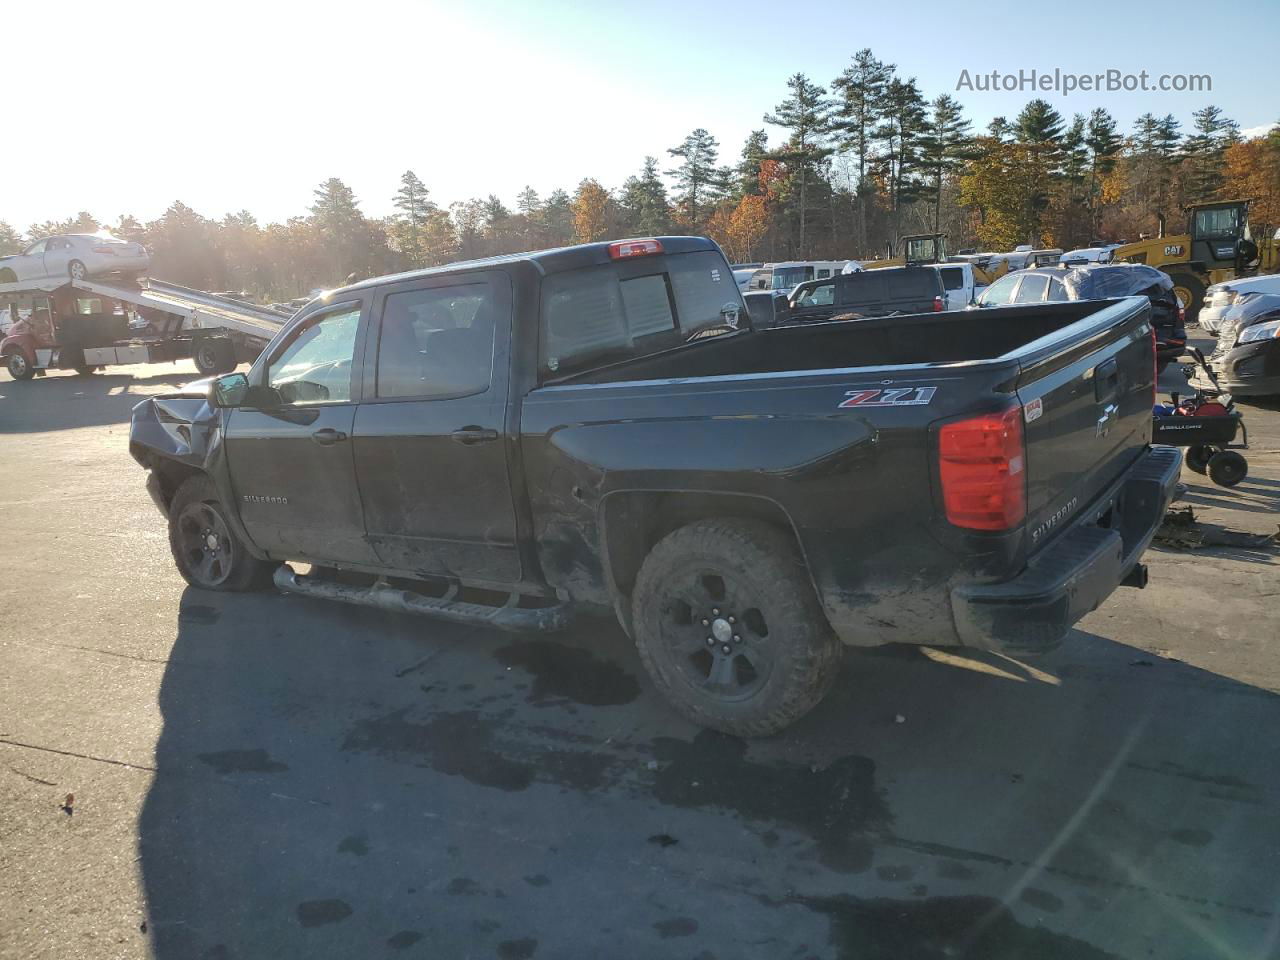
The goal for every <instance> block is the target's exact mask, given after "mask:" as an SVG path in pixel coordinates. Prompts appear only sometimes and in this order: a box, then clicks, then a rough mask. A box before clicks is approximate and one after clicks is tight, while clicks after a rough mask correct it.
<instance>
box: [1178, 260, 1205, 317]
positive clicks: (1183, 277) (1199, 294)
mask: <svg viewBox="0 0 1280 960" xmlns="http://www.w3.org/2000/svg"><path fill="white" fill-rule="evenodd" d="M1169 279H1170V280H1172V281H1173V294H1174V296H1176V297H1177V298H1178V303H1179V304H1181V306H1182V309H1183V310H1184V311H1186V314H1185V316H1186V319H1187V322H1191V321H1194V320H1195V319H1196V317H1198V316H1200V308H1201V307H1203V306H1204V291H1205V286H1204V281H1202V280H1201V279H1200V278H1199V277H1197V276H1196V275H1195V274H1194V273H1184V272H1181V271H1179V272H1176V273H1174V272H1171V273H1170V274H1169Z"/></svg>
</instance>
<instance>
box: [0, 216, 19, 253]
mask: <svg viewBox="0 0 1280 960" xmlns="http://www.w3.org/2000/svg"><path fill="white" fill-rule="evenodd" d="M21 252H22V234H20V233H19V232H18V231H17V230H15V229H13V227H11V226H10V225H9V224H7V223H5V222H4V221H3V220H0V257H7V256H8V255H9V254H11V253H21Z"/></svg>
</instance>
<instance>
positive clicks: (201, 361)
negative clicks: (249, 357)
mask: <svg viewBox="0 0 1280 960" xmlns="http://www.w3.org/2000/svg"><path fill="white" fill-rule="evenodd" d="M191 359H192V360H193V361H194V362H195V365H196V369H197V370H199V371H200V372H201V373H203V374H204V375H205V376H212V375H214V374H218V373H229V372H231V371H232V370H234V369H235V368H236V348H235V344H233V343H232V342H231V341H230V340H222V339H216V340H215V339H213V338H209V337H205V338H202V339H199V340H197V341H195V343H193V344H192V345H191Z"/></svg>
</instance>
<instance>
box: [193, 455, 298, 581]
mask: <svg viewBox="0 0 1280 960" xmlns="http://www.w3.org/2000/svg"><path fill="white" fill-rule="evenodd" d="M169 549H170V550H172V551H173V560H174V563H176V564H177V565H178V572H179V573H181V574H182V578H183V579H184V580H186V581H187V583H189V584H191V586H193V587H200V588H201V589H204V590H237V591H241V590H260V589H262V588H264V587H266V586H268V585H269V584H270V583H271V575H272V574H273V573H274V572H275V569H276V567H277V566H278V564H275V563H270V562H268V561H266V560H259V559H258V558H257V557H255V556H253V555H252V554H251V553H249V551H248V549H247V548H246V547H245V545H244V542H243V541H242V540H241V539H240V538H239V537H237V536H236V534H235V531H233V530H232V529H231V525H230V524H229V523H228V522H227V517H226V508H225V507H224V506H223V505H222V503H221V501H220V500H219V499H218V491H217V489H216V488H215V487H214V485H213V482H212V481H211V480H210V479H209V478H208V477H206V476H204V475H197V476H194V477H191V478H190V479H188V480H187V481H186V482H185V483H183V484H182V486H180V487H179V488H178V490H177V492H176V493H175V494H174V495H173V500H172V501H171V502H170V504H169Z"/></svg>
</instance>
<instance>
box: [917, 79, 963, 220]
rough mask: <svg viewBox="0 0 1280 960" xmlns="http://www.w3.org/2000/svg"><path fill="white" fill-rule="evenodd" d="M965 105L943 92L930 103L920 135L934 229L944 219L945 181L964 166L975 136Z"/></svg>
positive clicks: (922, 161) (921, 160)
mask: <svg viewBox="0 0 1280 960" xmlns="http://www.w3.org/2000/svg"><path fill="white" fill-rule="evenodd" d="M963 110H964V108H963V107H961V106H960V102H959V101H958V100H956V99H955V98H954V97H951V96H949V95H948V94H945V93H944V94H942V95H941V96H939V97H938V98H937V99H936V100H934V101H933V103H931V104H930V105H929V111H930V112H929V116H928V118H927V119H926V121H925V128H924V132H923V133H922V134H921V136H920V164H921V166H922V167H923V168H924V169H925V170H927V171H928V173H929V177H930V180H931V181H932V187H931V194H932V197H931V202H932V203H933V229H934V232H935V233H936V232H938V230H939V229H940V227H939V224H940V223H941V219H942V183H943V181H944V180H945V179H946V178H947V177H950V176H953V175H954V174H955V173H956V172H957V171H959V170H960V169H961V168H962V167H963V166H964V161H965V159H966V158H967V157H968V156H969V148H970V147H971V145H972V142H973V141H972V138H971V137H970V136H969V126H970V124H969V121H968V120H966V119H964V113H963Z"/></svg>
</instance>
